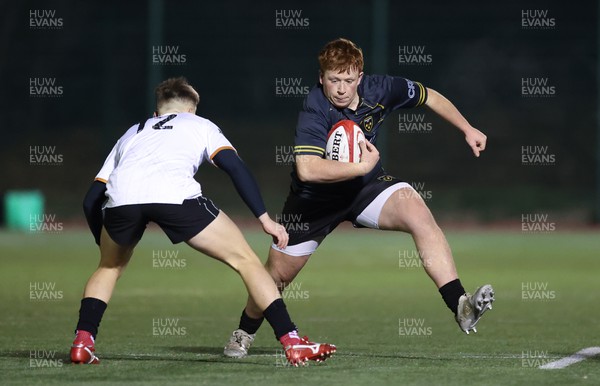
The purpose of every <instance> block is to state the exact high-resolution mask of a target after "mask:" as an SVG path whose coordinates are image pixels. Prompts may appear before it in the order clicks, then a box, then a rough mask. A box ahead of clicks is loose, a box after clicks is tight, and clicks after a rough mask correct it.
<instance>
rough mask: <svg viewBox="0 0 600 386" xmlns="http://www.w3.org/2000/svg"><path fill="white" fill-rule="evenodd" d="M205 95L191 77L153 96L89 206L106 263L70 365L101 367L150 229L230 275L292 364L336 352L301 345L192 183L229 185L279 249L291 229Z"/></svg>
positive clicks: (235, 237)
mask: <svg viewBox="0 0 600 386" xmlns="http://www.w3.org/2000/svg"><path fill="white" fill-rule="evenodd" d="M199 99H200V97H199V95H198V93H197V92H196V91H195V90H194V89H193V88H192V87H191V86H190V85H189V84H188V83H187V81H186V80H185V78H181V77H180V78H172V79H168V80H166V81H164V82H162V83H161V84H160V85H159V86H158V87H157V88H156V100H157V106H156V107H157V112H156V116H155V117H154V118H151V119H148V120H146V121H143V122H141V123H140V124H139V125H137V124H136V125H134V126H132V127H131V128H129V130H127V132H126V133H125V134H124V135H123V136H122V137H121V138H120V139H119V141H118V142H117V144H116V145H115V146H114V148H113V149H112V151H111V153H110V154H109V156H108V158H107V159H106V161H105V163H104V166H103V167H102V169H101V170H100V172H99V173H98V175H97V177H96V180H95V181H94V183H93V184H92V187H91V188H90V190H89V191H88V194H87V195H86V198H85V199H84V211H85V214H86V218H87V220H88V224H89V225H90V229H91V230H92V233H93V234H94V236H95V239H96V242H97V243H98V244H99V245H100V264H99V266H98V268H97V269H96V271H95V272H94V273H93V274H92V276H91V277H90V278H89V280H88V282H87V284H86V286H85V290H84V294H83V299H82V301H81V308H80V310H79V320H78V323H77V327H76V331H75V333H76V336H75V340H74V342H73V345H72V347H71V361H72V362H73V363H91V364H96V363H99V359H98V357H96V355H95V346H94V343H95V338H96V334H97V333H98V327H99V325H100V321H101V319H102V316H103V314H104V311H105V310H106V307H107V304H108V302H109V301H110V299H111V297H112V293H113V289H114V287H115V284H116V282H117V280H118V279H119V277H120V276H121V274H122V273H123V271H124V269H125V267H126V266H127V263H128V262H129V260H130V258H131V256H132V254H133V251H134V248H135V246H136V244H137V243H138V241H139V240H140V239H141V237H142V235H143V233H144V230H145V228H146V225H147V224H148V223H149V222H150V221H152V222H155V223H156V224H158V225H159V226H160V227H161V228H162V230H163V231H164V232H165V233H166V235H167V236H168V237H169V239H170V240H171V242H173V243H174V244H175V243H179V242H182V241H183V242H186V243H187V244H188V245H189V246H190V247H192V248H194V249H195V250H197V251H199V252H202V253H204V254H206V255H208V256H210V257H213V258H215V259H217V260H219V261H222V262H223V263H225V264H227V265H229V266H230V267H231V268H233V269H234V270H235V271H236V272H237V273H238V274H239V275H240V276H241V278H242V280H243V282H244V284H245V286H246V288H247V290H248V295H249V296H250V297H251V298H252V299H254V301H255V302H256V304H257V306H258V307H259V308H260V309H261V310H262V311H263V315H264V317H265V318H266V319H267V321H268V322H269V323H270V324H271V326H272V327H273V330H274V332H275V336H276V338H277V339H278V340H279V341H280V342H281V344H282V345H283V347H284V350H285V353H286V357H287V359H288V361H289V362H290V363H291V364H293V365H298V364H302V363H306V361H307V360H315V361H321V360H325V359H327V358H328V357H329V356H331V354H332V353H333V352H335V346H334V345H330V344H326V343H322V344H321V343H314V342H310V341H309V340H308V338H306V337H304V338H300V337H299V336H298V333H297V329H296V326H295V325H294V324H293V323H292V321H291V319H290V316H289V314H288V312H287V310H286V306H285V304H284V302H283V299H281V296H280V294H279V291H278V290H277V287H276V286H275V283H274V281H273V279H272V278H271V276H270V275H269V274H268V273H267V271H266V270H265V269H264V267H263V265H262V263H261V262H260V260H259V258H258V257H257V256H256V255H255V254H254V252H253V251H252V249H251V248H250V246H249V245H248V243H247V242H246V240H245V239H244V237H243V235H242V233H241V232H240V230H239V229H238V228H237V226H236V225H235V224H234V223H233V222H232V221H231V220H230V219H229V217H227V215H225V213H223V212H222V211H220V210H219V209H218V208H217V207H216V206H215V205H214V204H213V202H212V201H211V200H210V199H208V198H206V197H204V196H203V195H202V190H201V187H200V184H199V183H198V182H196V180H194V175H195V174H196V171H197V170H198V167H199V166H200V164H201V163H203V162H204V161H208V162H211V163H213V164H214V165H216V166H218V167H219V168H221V169H222V170H224V171H225V172H226V173H228V174H229V176H230V177H231V179H232V181H233V183H234V185H235V187H236V189H237V191H238V193H239V194H240V196H241V197H242V199H243V200H244V202H245V203H246V204H247V205H248V207H249V208H250V209H251V211H252V212H253V214H254V215H255V216H256V217H257V218H258V220H259V221H260V223H261V225H262V227H263V229H264V231H265V232H266V233H267V234H269V235H271V236H272V237H273V240H274V242H275V243H276V244H277V245H278V246H279V247H281V248H285V246H286V245H287V243H288V234H287V232H286V230H285V228H284V227H282V226H281V225H279V224H277V223H276V222H274V221H273V220H272V219H271V218H270V217H269V214H268V213H267V211H266V209H265V206H264V203H263V200H262V197H261V195H260V192H259V189H258V186H257V185H256V182H255V180H254V178H253V177H252V175H251V174H250V172H249V170H248V169H247V167H246V166H245V165H244V163H243V162H242V160H241V159H240V158H239V157H238V155H237V153H236V151H235V149H234V148H233V146H232V145H231V143H230V142H229V141H228V140H227V138H225V136H224V135H223V134H222V132H221V130H220V129H219V128H218V127H217V126H216V125H215V124H213V123H212V122H210V121H209V120H207V119H204V118H201V117H199V116H197V115H195V112H196V106H197V104H198V102H199Z"/></svg>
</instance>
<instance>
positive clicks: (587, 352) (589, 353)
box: [539, 347, 600, 370]
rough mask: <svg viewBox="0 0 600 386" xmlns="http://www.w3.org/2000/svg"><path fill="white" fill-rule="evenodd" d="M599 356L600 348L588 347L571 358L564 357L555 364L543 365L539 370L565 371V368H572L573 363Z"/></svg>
mask: <svg viewBox="0 0 600 386" xmlns="http://www.w3.org/2000/svg"><path fill="white" fill-rule="evenodd" d="M598 354H600V347H588V348H584V349H583V350H579V351H577V352H576V353H575V354H573V355H571V356H568V357H564V358H562V359H559V360H557V361H554V362H550V363H546V364H545V365H542V366H540V367H539V368H540V369H544V370H551V369H564V368H565V367H567V366H570V365H572V364H573V363H577V362H581V361H584V360H586V359H588V358H591V357H593V356H596V355H598Z"/></svg>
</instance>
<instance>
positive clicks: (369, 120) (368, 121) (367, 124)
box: [362, 115, 373, 132]
mask: <svg viewBox="0 0 600 386" xmlns="http://www.w3.org/2000/svg"><path fill="white" fill-rule="evenodd" d="M362 127H364V129H365V130H366V131H368V132H371V130H373V116H372V115H369V116H367V117H365V119H363V121H362Z"/></svg>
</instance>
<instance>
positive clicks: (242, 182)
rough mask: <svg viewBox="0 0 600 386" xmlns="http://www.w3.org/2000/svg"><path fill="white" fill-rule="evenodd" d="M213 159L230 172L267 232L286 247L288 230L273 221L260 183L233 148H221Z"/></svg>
mask: <svg viewBox="0 0 600 386" xmlns="http://www.w3.org/2000/svg"><path fill="white" fill-rule="evenodd" d="M212 161H213V162H214V163H215V165H217V166H218V167H219V168H220V169H222V170H223V171H225V173H227V174H229V177H230V178H231V180H232V181H233V185H234V186H235V189H236V190H237V192H238V194H239V195H240V197H241V198H242V200H244V202H245V203H246V205H247V206H248V208H250V210H251V211H252V213H254V215H255V216H256V217H257V218H258V220H259V221H260V223H261V225H262V227H263V230H264V231H265V233H267V234H270V235H271V236H273V239H274V241H275V243H276V244H277V246H278V247H279V248H285V247H286V246H287V243H288V240H289V235H288V233H287V231H286V230H285V228H284V227H283V226H281V225H279V224H277V223H276V222H275V221H273V220H272V219H271V217H270V216H269V214H268V213H267V210H266V209H265V204H264V202H263V199H262V196H261V194H260V190H259V189H258V184H257V183H256V180H255V179H254V177H253V176H252V174H251V173H250V170H248V167H246V164H245V163H244V162H243V161H242V160H241V159H240V157H238V155H237V153H236V152H235V151H234V150H232V149H225V150H221V151H220V152H219V153H217V155H216V156H214V158H213V159H212Z"/></svg>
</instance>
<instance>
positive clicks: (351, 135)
mask: <svg viewBox="0 0 600 386" xmlns="http://www.w3.org/2000/svg"><path fill="white" fill-rule="evenodd" d="M364 140H365V134H364V133H363V132H362V130H361V129H360V127H358V125H357V124H356V123H354V122H352V121H351V120H349V119H345V120H343V121H339V122H338V123H336V124H335V125H333V127H332V128H331V130H330V131H329V134H327V146H326V147H325V158H326V159H328V160H332V161H340V162H360V146H358V143H359V142H360V141H364Z"/></svg>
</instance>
